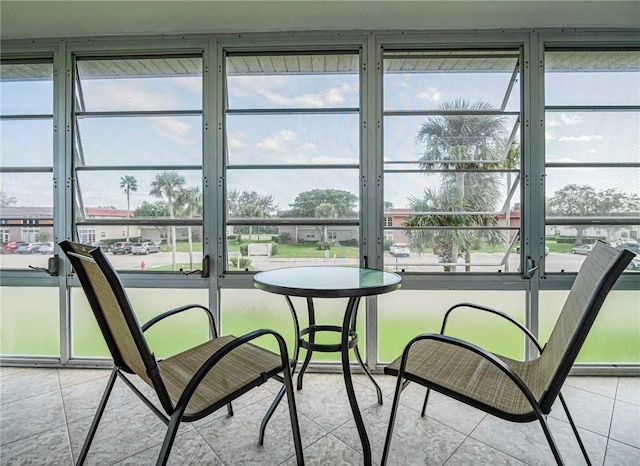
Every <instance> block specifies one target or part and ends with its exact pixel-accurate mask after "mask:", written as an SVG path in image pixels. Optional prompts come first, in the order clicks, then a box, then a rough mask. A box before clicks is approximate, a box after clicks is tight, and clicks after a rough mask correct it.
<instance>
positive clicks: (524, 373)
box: [381, 242, 634, 465]
mask: <svg viewBox="0 0 640 466" xmlns="http://www.w3.org/2000/svg"><path fill="white" fill-rule="evenodd" d="M633 256H634V254H633V253H632V252H631V251H627V250H622V251H618V250H616V249H614V248H612V247H611V246H609V245H606V244H604V243H602V242H600V243H598V244H597V245H596V246H595V247H594V249H593V250H592V251H591V252H590V253H589V255H588V256H587V257H586V258H585V261H584V263H583V264H582V267H581V268H580V271H579V272H578V275H577V276H576V278H575V281H574V283H573V286H572V287H571V291H570V292H569V295H568V297H567V300H566V302H565V304H564V307H563V308H562V311H561V313H560V315H559V317H558V320H557V322H556V324H555V327H554V328H553V331H552V333H551V335H550V337H549V340H548V341H547V344H546V345H545V346H544V347H542V346H540V344H539V343H538V341H537V340H536V338H535V337H534V336H533V334H532V333H531V332H530V331H529V330H528V329H527V328H525V327H524V326H523V325H521V324H520V323H519V322H517V321H516V320H514V319H513V318H511V317H510V316H508V315H506V314H505V313H503V312H501V311H498V310H495V309H491V308H488V307H484V306H478V305H475V304H469V303H461V304H457V305H455V306H453V307H451V308H450V309H449V310H447V312H446V313H445V316H444V320H443V323H442V328H441V331H440V333H439V334H436V333H431V334H422V335H419V336H417V337H415V338H414V339H413V340H411V341H410V342H409V344H408V345H407V346H406V347H405V349H404V352H403V353H402V356H401V357H399V358H398V359H396V360H395V361H394V362H392V363H391V364H390V365H389V366H387V367H386V368H385V373H386V374H391V375H395V376H397V378H398V380H397V384H396V391H395V397H394V400H393V405H392V408H391V415H390V419H389V427H388V429H387V437H386V440H385V445H384V450H383V454H382V462H381V464H382V465H384V464H386V462H387V458H388V455H389V450H390V447H391V439H392V436H393V427H394V422H395V417H396V414H397V410H398V403H399V400H400V394H401V392H402V390H403V389H404V388H405V387H406V386H407V385H408V384H409V383H410V382H415V383H418V384H420V385H422V386H424V387H427V394H426V396H425V401H424V406H423V408H422V416H424V413H425V409H426V406H427V401H428V397H429V391H430V390H435V391H437V392H440V393H443V394H444V395H447V396H450V397H452V398H455V399H456V400H458V401H461V402H463V403H466V404H468V405H471V406H474V407H475V408H478V409H480V410H482V411H485V412H487V413H489V414H492V415H494V416H497V417H499V418H502V419H505V420H508V421H513V422H532V421H535V420H538V421H539V422H540V424H541V426H542V430H543V431H544V435H545V437H546V439H547V442H548V443H549V446H550V448H551V450H552V452H553V456H554V457H555V460H556V462H557V463H558V464H563V461H562V457H561V456H560V452H559V451H558V447H557V445H556V443H555V441H554V439H553V437H552V435H551V431H550V430H549V426H548V424H547V421H546V416H547V414H549V412H550V411H551V407H552V405H553V403H554V401H555V399H556V397H558V398H559V399H560V402H561V404H562V407H563V408H564V410H565V412H566V414H567V418H568V420H569V423H570V424H571V428H572V429H573V433H574V434H575V436H576V439H577V441H578V444H579V445H580V449H581V450H582V454H583V455H584V457H585V459H586V461H587V464H591V462H590V460H589V456H588V455H587V451H586V449H585V447H584V444H583V443H582V440H581V438H580V435H579V434H578V429H577V428H576V425H575V423H574V422H573V419H572V417H571V415H570V414H569V410H568V408H567V404H566V403H565V401H564V398H563V397H562V394H561V393H560V388H561V387H562V385H563V383H564V381H565V379H566V377H567V375H568V374H569V370H570V369H571V366H572V365H573V363H574V361H575V359H576V357H577V356H578V353H579V351H580V348H581V347H582V344H583V343H584V341H585V339H586V337H587V334H588V333H589V330H590V329H591V326H592V324H593V321H594V320H595V318H596V316H597V314H598V311H599V310H600V308H601V306H602V303H603V302H604V300H605V298H606V296H607V294H608V293H609V291H610V290H611V288H612V287H613V285H614V283H615V282H616V280H617V279H618V277H619V276H620V274H621V273H622V272H623V270H624V269H625V267H626V266H627V264H628V263H629V262H630V261H631V259H632V257H633ZM465 307H467V308H473V309H476V310H478V311H483V312H488V313H491V314H495V315H498V316H500V317H503V318H504V319H506V320H508V321H509V322H511V323H513V324H514V325H516V326H517V327H518V328H519V329H520V330H522V332H523V333H524V334H525V335H526V336H527V338H529V339H530V340H531V341H532V342H533V344H534V345H535V347H536V348H537V350H538V353H539V354H538V355H537V357H535V358H534V359H531V360H529V361H517V360H513V359H510V358H507V357H504V356H500V355H498V354H494V353H491V352H489V351H486V350H484V349H483V348H480V347H478V346H476V345H474V344H472V343H469V342H467V341H464V340H460V339H458V338H455V337H452V336H447V335H444V331H445V328H446V323H447V319H448V318H449V316H450V314H451V313H452V312H453V311H455V310H457V309H462V308H465Z"/></svg>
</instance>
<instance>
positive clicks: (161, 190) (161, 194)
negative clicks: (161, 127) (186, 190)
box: [149, 171, 185, 270]
mask: <svg viewBox="0 0 640 466" xmlns="http://www.w3.org/2000/svg"><path fill="white" fill-rule="evenodd" d="M184 184H185V178H184V176H182V175H180V174H179V173H178V172H174V171H171V172H161V173H158V174H157V175H156V176H155V178H154V179H153V181H152V182H151V191H150V192H149V194H151V195H152V196H154V197H158V198H164V199H166V201H167V209H168V211H169V218H175V200H176V197H177V196H178V194H179V192H180V190H182V188H183V187H184ZM175 268H176V226H175V225H171V270H175Z"/></svg>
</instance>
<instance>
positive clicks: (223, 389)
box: [158, 335, 282, 415]
mask: <svg viewBox="0 0 640 466" xmlns="http://www.w3.org/2000/svg"><path fill="white" fill-rule="evenodd" d="M235 338H236V337H234V336H233V335H227V336H223V337H220V338H214V339H213V340H210V341H208V342H206V343H203V344H201V345H199V346H196V347H194V348H191V349H189V350H187V351H184V352H182V353H178V354H176V355H174V356H171V357H169V358H167V359H164V360H162V361H159V362H158V366H159V367H160V374H161V377H162V379H163V381H164V383H165V386H166V387H167V391H168V393H169V397H170V398H171V401H172V402H173V403H174V404H175V403H177V402H178V400H179V399H180V396H182V393H183V392H184V389H185V387H186V386H187V384H188V383H189V381H190V380H191V379H192V378H193V376H194V374H195V373H196V371H197V370H198V369H199V368H200V367H201V366H202V364H203V363H204V362H205V361H206V360H207V359H208V358H209V357H210V356H211V355H212V354H213V353H215V352H216V351H217V350H219V349H220V348H222V347H223V346H224V345H226V344H227V343H229V342H231V341H233V340H234V339H235ZM280 370H282V360H281V359H280V356H279V355H277V354H275V353H272V352H271V351H268V350H266V349H264V348H260V347H258V346H255V345H252V344H248V343H247V344H243V345H241V346H239V347H238V348H236V349H234V350H233V351H231V352H230V353H229V354H227V355H226V356H225V357H224V358H223V359H222V360H221V361H220V362H219V363H218V364H217V365H216V366H214V368H213V369H212V370H211V371H210V372H209V374H208V375H207V376H206V377H205V378H204V379H203V381H202V383H201V384H200V385H199V386H198V388H197V389H196V391H195V393H194V394H193V397H192V398H191V400H190V401H189V404H188V405H187V409H186V411H185V415H194V414H198V413H200V412H202V411H203V410H209V411H210V409H209V408H210V407H211V406H213V405H215V404H217V403H219V402H220V401H222V400H223V399H224V398H226V397H227V396H229V395H231V394H233V393H234V392H236V391H237V390H239V389H241V388H242V387H245V386H249V387H251V386H257V385H260V384H262V383H263V382H265V381H266V380H267V379H268V378H269V377H271V376H273V375H274V374H276V373H278V372H280Z"/></svg>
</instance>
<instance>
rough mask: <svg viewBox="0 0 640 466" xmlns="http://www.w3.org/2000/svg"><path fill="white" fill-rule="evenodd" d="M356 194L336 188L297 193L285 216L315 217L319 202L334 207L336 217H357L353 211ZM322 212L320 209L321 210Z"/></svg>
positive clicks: (356, 199)
mask: <svg viewBox="0 0 640 466" xmlns="http://www.w3.org/2000/svg"><path fill="white" fill-rule="evenodd" d="M357 202H358V196H356V195H355V194H352V193H350V192H349V191H341V190H338V189H314V190H312V191H306V192H303V193H300V194H298V196H297V197H296V198H295V200H294V201H293V204H291V210H289V211H288V212H287V213H286V216H287V217H307V218H311V217H316V209H317V208H318V206H320V205H321V204H329V205H332V206H333V207H334V208H335V217H336V218H345V217H346V218H349V217H357V215H358V214H357V212H356V211H355V208H356V205H357ZM321 212H322V210H321Z"/></svg>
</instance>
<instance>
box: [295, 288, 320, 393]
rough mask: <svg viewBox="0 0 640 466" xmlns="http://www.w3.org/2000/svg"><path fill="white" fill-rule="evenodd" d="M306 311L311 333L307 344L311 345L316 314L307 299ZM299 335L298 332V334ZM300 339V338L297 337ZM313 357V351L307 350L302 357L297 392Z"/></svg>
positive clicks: (313, 337)
mask: <svg viewBox="0 0 640 466" xmlns="http://www.w3.org/2000/svg"><path fill="white" fill-rule="evenodd" d="M307 310H308V311H309V328H310V329H311V331H310V332H309V343H311V344H313V343H315V341H316V332H315V330H313V329H314V328H315V325H316V313H315V309H314V307H313V299H312V298H307ZM298 335H300V332H298ZM298 338H300V337H298ZM312 355H313V350H311V349H310V348H307V354H306V355H305V357H304V362H303V363H302V367H301V368H300V372H298V383H297V386H296V389H297V390H302V377H304V373H305V371H306V370H307V367H308V366H309V362H311V356H312Z"/></svg>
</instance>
